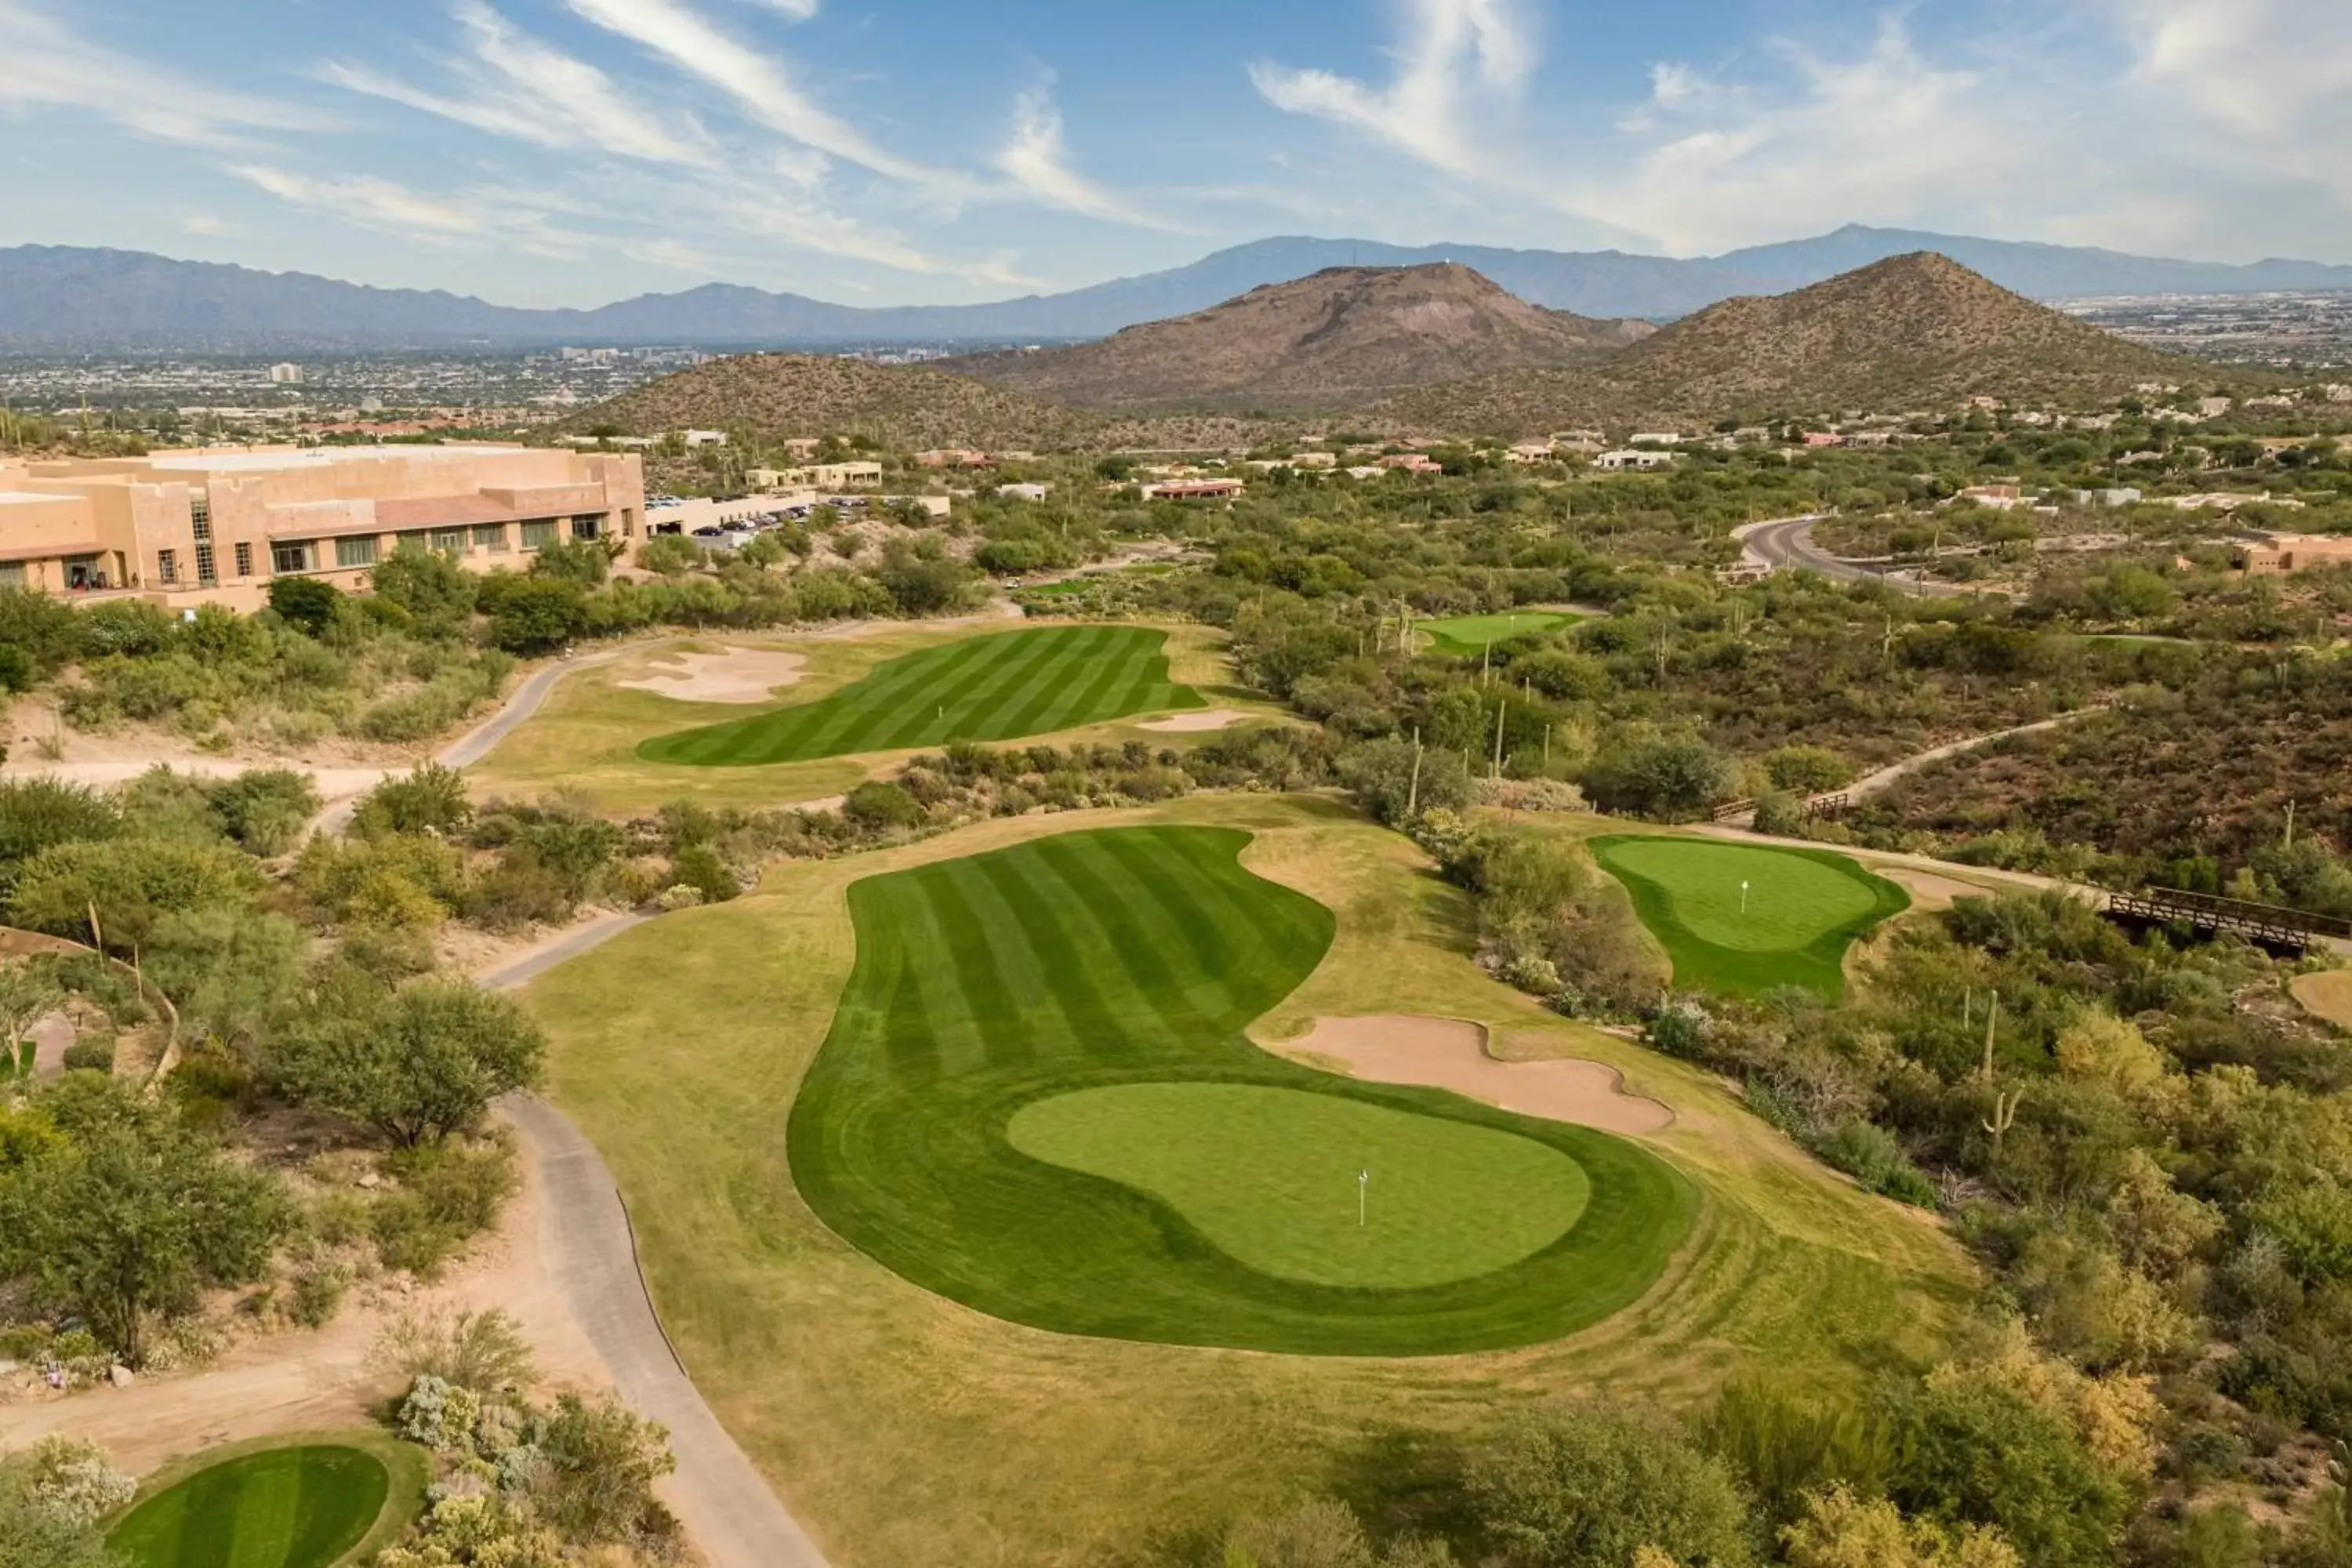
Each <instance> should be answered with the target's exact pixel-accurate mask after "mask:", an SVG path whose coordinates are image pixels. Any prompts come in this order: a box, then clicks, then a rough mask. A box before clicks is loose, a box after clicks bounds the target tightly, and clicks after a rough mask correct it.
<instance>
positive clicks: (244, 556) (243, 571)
mask: <svg viewBox="0 0 2352 1568" xmlns="http://www.w3.org/2000/svg"><path fill="white" fill-rule="evenodd" d="M236 574H237V575H238V576H240V577H250V576H252V575H253V546H252V545H250V544H240V545H238V546H237V547H236Z"/></svg>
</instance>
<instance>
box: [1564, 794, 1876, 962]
mask: <svg viewBox="0 0 2352 1568" xmlns="http://www.w3.org/2000/svg"><path fill="white" fill-rule="evenodd" d="M1591 849H1592V854H1593V858H1595V859H1596V860H1598V861H1599V862H1600V863H1601V867H1602V868H1604V869H1606V870H1607V871H1608V872H1609V873H1610V874H1611V875H1612V876H1614V877H1615V878H1616V879H1618V880H1619V881H1620V882H1622V883H1623V884H1624V886H1625V890H1626V892H1627V893H1628V894H1630V895H1631V896H1632V898H1633V909H1634V910H1635V912H1636V913H1638V914H1639V915H1640V916H1641V917H1642V923H1643V925H1645V926H1647V927H1649V928H1650V932H1651V934H1652V935H1654V936H1655V937H1656V938H1657V939H1658V941H1659V942H1660V944H1661V945H1663V946H1664V948H1665V950H1666V956H1667V957H1669V958H1671V959H1672V960H1674V965H1675V984H1677V985H1684V986H1689V987H1692V988H1695V989H1703V990H1713V991H1725V992H1735V993H1739V994H1747V995H1760V994H1763V993H1764V992H1767V991H1770V990H1772V989H1773V988H1775V987H1776V986H1781V985H1795V986H1801V987H1802V988H1803V989H1805V990H1807V991H1811V992H1812V993H1814V994H1816V995H1819V996H1823V997H1827V998H1829V999H1831V1000H1835V999H1836V998H1837V996H1838V995H1839V994H1841V993H1842V992H1843V989H1844V986H1845V953H1846V949H1847V948H1849V947H1851V946H1853V943H1854V942H1857V941H1859V940H1861V939H1862V938H1864V937H1865V936H1867V935H1869V934H1870V932H1871V931H1874V930H1875V929H1876V928H1877V926H1878V925H1879V924H1880V923H1881V922H1882V921H1887V920H1890V919H1892V918H1894V917H1895V916H1896V915H1899V914H1901V913H1902V912H1903V911H1904V910H1906V909H1908V908H1910V907H1911V895H1910V894H1908V893H1906V892H1905V891H1904V890H1903V889H1901V888H1899V887H1897V886H1895V884H1894V883H1893V882H1890V881H1888V880H1886V879H1885V878H1884V877H1876V876H1873V875H1872V874H1871V873H1870V872H1868V871H1865V870H1864V869H1863V868H1862V867H1861V866H1860V865H1858V864H1857V863H1855V862H1854V861H1853V860H1852V859H1851V858H1847V857H1846V856H1843V855H1838V854H1832V853H1831V852H1830V851H1828V850H1822V849H1781V848H1772V847H1766V846H1762V845H1748V844H1727V843H1723V842H1721V841H1719V840H1717V839H1710V838H1677V837H1667V836H1655V835H1646V834H1618V835H1612V836H1610V837H1601V838H1595V839H1593V840H1591ZM1743 885H1744V886H1745V889H1746V891H1745V893H1744V894H1743V892H1742V890H1741V889H1742V887H1743Z"/></svg>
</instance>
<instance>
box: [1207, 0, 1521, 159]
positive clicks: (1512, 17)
mask: <svg viewBox="0 0 2352 1568" xmlns="http://www.w3.org/2000/svg"><path fill="white" fill-rule="evenodd" d="M1404 21H1405V26H1404V29H1403V32H1404V37H1403V38H1402V41H1401V42H1400V43H1399V45H1398V47H1396V49H1395V50H1394V51H1393V52H1394V54H1395V57H1396V58H1397V72H1396V75H1395V77H1394V78H1393V79H1391V81H1390V82H1389V83H1388V85H1386V86H1385V87H1373V86H1370V85H1368V84H1367V83H1365V82H1362V81H1359V80H1357V79H1354V78H1352V77H1344V76H1339V75H1337V74H1335V73H1333V72H1330V71H1327V70H1318V69H1313V68H1291V67H1286V66H1276V65H1273V64H1269V63H1267V62H1265V61H1259V62H1255V63H1254V64H1252V65H1251V66H1250V68H1249V75H1250V81H1251V83H1252V84H1253V85H1254V86H1255V87H1256V89H1257V90H1258V92H1259V94H1260V95H1261V96H1262V97H1264V98H1265V100H1266V101H1267V102H1268V103H1271V104H1273V105H1274V106H1275V107H1276V108H1277V109H1281V110H1288V111H1289V112H1291V113H1293V114H1304V115H1309V116H1312V117H1313V118H1315V119H1318V120H1325V121H1331V122H1332V123H1334V124H1338V125H1343V126H1346V127H1349V129H1351V130H1354V131H1358V132H1363V133H1366V134H1368V135H1370V136H1373V137H1375V138H1377V139H1378V140H1380V141H1381V142H1387V143H1388V144H1389V145H1390V146H1391V147H1394V148H1396V149H1398V150H1399V151H1402V152H1403V153H1409V154H1411V155H1412V157H1414V158H1417V159H1419V160H1421V161H1422V162H1423V163H1429V164H1432V165H1433V166H1435V167H1437V168H1439V169H1443V170H1445V171H1446V172H1448V173H1450V174H1475V173H1477V172H1478V170H1479V167H1480V163H1481V159H1480V155H1479V153H1478V149H1477V145H1476V137H1475V132H1474V126H1473V123H1472V121H1473V120H1474V119H1475V116H1476V113H1477V111H1478V110H1479V108H1480V106H1481V105H1482V104H1483V103H1503V104H1507V103H1508V102H1509V101H1510V100H1514V99H1515V98H1516V97H1517V94H1518V92H1519V89H1520V88H1521V87H1522V86H1524V84H1525V83H1526V81H1527V79H1528V76H1529V75H1530V74H1531V73H1532V72H1533V71H1534V69H1535V68H1536V66H1537V64H1538V58H1539V56H1538V49H1537V46H1536V41H1535V36H1534V32H1533V29H1532V27H1531V26H1529V24H1528V21H1527V18H1526V17H1525V16H1524V15H1523V14H1522V13H1521V11H1520V10H1519V8H1518V5H1517V3H1516V0H1405V6H1404Z"/></svg>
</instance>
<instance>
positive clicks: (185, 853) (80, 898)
mask: <svg viewBox="0 0 2352 1568" xmlns="http://www.w3.org/2000/svg"><path fill="white" fill-rule="evenodd" d="M259 884H260V876H259V873H258V872H257V870H256V869H255V868H254V865H253V862H252V861H250V860H248V859H247V858H245V857H244V856H242V855H239V854H237V853H236V851H235V850H233V849H229V848H226V847H215V846H212V845H205V844H175V843H170V842H165V841H158V840H152V839H131V838H117V839H104V840H98V841H93V842H85V843H78V844H59V845H55V846H52V847H49V848H47V849H44V850H42V851H41V852H40V853H39V854H37V855H36V856H34V857H33V858H31V859H29V860H27V861H26V862H25V863H24V865H23V866H22V867H21V868H19V870H18V872H17V877H16V889H15V890H14V891H13V892H12V893H11V895H10V897H9V900H8V915H9V920H10V921H11V922H12V923H14V924H16V925H20V926H26V927H29V928H31V929H32V930H34V931H51V932H54V933H56V934H57V935H59V936H70V937H76V938H79V939H81V940H84V941H87V940H89V936H90V911H91V910H93V909H95V910H98V914H99V921H100V926H101V929H102V933H103V935H104V938H105V942H106V945H107V946H108V947H110V948H114V949H120V950H122V951H126V952H127V951H129V949H130V948H131V947H132V946H135V945H137V944H140V943H143V942H146V940H147V939H148V938H149V937H150V936H152V934H153V933H154V931H155V928H156V926H157V924H158V923H159V922H160V921H162V920H163V917H164V916H166V915H168V914H172V913H174V912H182V911H185V910H194V909H197V908H200V907H203V906H205V905H208V904H223V903H241V902H243V901H244V900H246V899H247V897H248V896H249V895H250V894H251V893H252V892H253V890H254V889H256V888H257V887H258V886H259Z"/></svg>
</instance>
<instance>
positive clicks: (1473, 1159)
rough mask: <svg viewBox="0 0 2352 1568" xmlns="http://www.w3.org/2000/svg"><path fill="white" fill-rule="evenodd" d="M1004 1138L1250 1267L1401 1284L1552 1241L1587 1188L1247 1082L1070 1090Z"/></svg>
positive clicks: (1409, 1125) (1436, 1281)
mask: <svg viewBox="0 0 2352 1568" xmlns="http://www.w3.org/2000/svg"><path fill="white" fill-rule="evenodd" d="M1005 1135H1006V1137H1007V1138H1009V1139H1010V1140H1011V1141H1012V1143H1013V1147H1014V1148H1015V1149H1018V1150H1020V1151H1021V1152H1023V1153H1024V1154H1030V1155H1034V1156H1035V1157H1036V1158H1038V1159H1040V1160H1045V1161H1047V1162H1049V1163H1053V1164H1056V1165H1066V1166H1067V1167H1069V1168H1070V1169H1072V1170H1074V1171H1086V1172H1089V1173H1092V1174H1095V1175H1097V1176H1108V1178H1110V1179H1111V1180H1112V1181H1115V1182H1123V1183H1125V1184H1127V1185H1129V1186H1130V1187H1134V1188H1137V1189H1139V1190H1140V1191H1143V1192H1147V1193H1151V1194H1155V1195H1157V1196H1159V1197H1161V1198H1164V1199H1166V1200H1167V1201H1168V1203H1169V1205H1171V1207H1173V1208H1174V1209H1175V1210H1176V1212H1177V1213H1179V1214H1181V1215H1183V1216H1184V1217H1185V1218H1186V1219H1188V1220H1190V1221H1192V1224H1193V1225H1195V1226H1198V1227H1199V1228H1200V1230H1201V1231H1202V1234H1203V1235H1205V1236H1207V1237H1208V1238H1209V1239H1210V1240H1211V1241H1213V1242H1214V1243H1216V1244H1217V1245H1218V1246H1219V1247H1223V1249H1224V1250H1225V1251H1227V1252H1229V1253H1231V1254H1233V1255H1234V1257H1235V1258H1240V1259H1241V1260H1242V1261H1243V1262H1244V1263H1246V1264H1248V1265H1249V1266H1250V1267H1252V1268H1259V1269H1263V1270H1264V1271H1265V1272H1266V1273H1268V1274H1274V1275H1279V1276H1280V1277H1281V1278H1283V1279H1300V1280H1304V1281H1306V1282H1307V1283H1308V1284H1312V1285H1364V1286H1374V1287H1378V1288H1381V1289H1412V1288H1414V1287H1417V1286H1422V1285H1442V1284H1444V1283H1446V1282H1448V1281H1449V1280H1454V1279H1470V1278H1472V1277H1473V1276H1475V1275H1479V1274H1484V1273H1486V1272H1488V1271H1489V1270H1491V1269H1496V1268H1507V1267H1509V1266H1510V1265H1511V1264H1514V1263H1517V1262H1518V1261H1519V1260H1520V1259H1521V1258H1527V1257H1528V1256H1530V1255H1531V1254H1534V1253H1537V1252H1540V1251H1542V1250H1543V1249H1544V1248H1545V1247H1549V1246H1550V1245H1551V1244H1552V1243H1553V1242H1554V1241H1556V1240H1558V1239H1559V1237H1560V1236H1561V1235H1562V1234H1563V1233H1564V1232H1566V1231H1567V1229H1568V1227H1569V1226H1572V1225H1574V1224H1575V1223H1576V1220H1577V1216H1578V1215H1580V1214H1582V1213H1583V1212H1584V1204H1585V1199H1586V1198H1587V1196H1588V1195H1589V1194H1590V1193H1591V1184H1589V1183H1588V1182H1586V1180H1585V1179H1584V1172H1583V1171H1582V1170H1581V1169H1580V1167H1579V1166H1578V1165H1577V1163H1576V1162H1575V1161H1573V1160H1571V1159H1570V1158H1569V1157H1568V1156H1567V1155H1565V1154H1563V1153H1561V1152H1559V1150H1557V1149H1552V1148H1549V1147H1547V1146H1545V1145H1544V1144H1541V1143H1538V1142H1534V1141H1533V1140H1531V1139H1527V1138H1521V1137H1517V1136H1516V1135H1515V1134H1512V1133H1508V1132H1497V1131H1493V1130H1492V1129H1489V1128H1485V1127H1473V1126H1469V1125H1467V1124H1465V1123H1463V1122H1458V1121H1439V1120H1438V1119H1437V1118H1435V1117H1432V1116H1419V1115H1414V1114H1412V1113H1411V1112H1408V1111H1401V1110H1390V1109H1389V1108H1388V1107H1386V1106H1381V1105H1366V1104H1362V1103H1360V1102H1357V1101H1354V1100H1339V1099H1336V1098H1334V1097H1333V1096H1331V1095H1328V1094H1303V1093H1300V1092H1299V1091H1297V1090H1296V1089H1260V1088H1256V1087H1255V1086H1253V1085H1249V1084H1217V1083H1138V1084H1121V1085H1118V1086H1115V1087H1112V1088H1108V1089H1081V1090H1080V1091H1079V1092H1077V1093H1076V1094H1065V1095H1057V1096H1055V1098H1053V1099H1051V1100H1037V1101H1034V1102H1033V1103H1031V1104H1029V1105H1026V1106H1024V1107H1023V1108H1022V1109H1021V1110H1017V1111H1015V1112H1014V1113H1013V1120H1012V1121H1011V1122H1010V1123H1009V1124H1008V1125H1007V1126H1006V1128H1005ZM1360 1175H1364V1176H1369V1177H1370V1180H1369V1181H1367V1182H1364V1183H1362V1184H1361V1187H1362V1190H1361V1191H1359V1181H1358V1178H1359V1176H1360Z"/></svg>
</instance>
